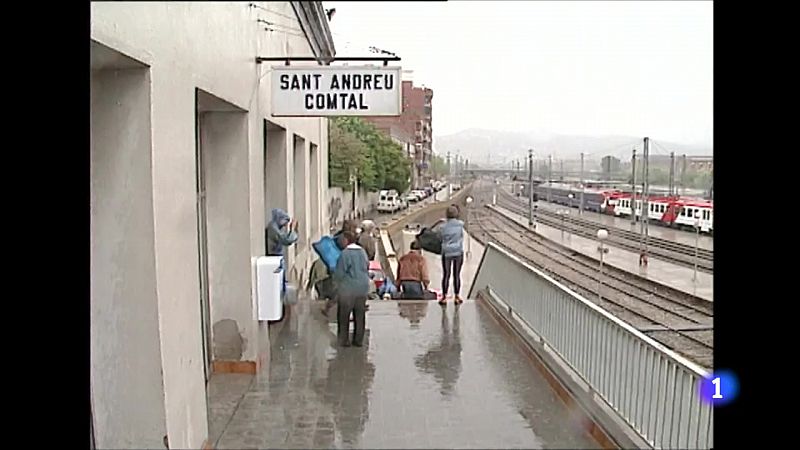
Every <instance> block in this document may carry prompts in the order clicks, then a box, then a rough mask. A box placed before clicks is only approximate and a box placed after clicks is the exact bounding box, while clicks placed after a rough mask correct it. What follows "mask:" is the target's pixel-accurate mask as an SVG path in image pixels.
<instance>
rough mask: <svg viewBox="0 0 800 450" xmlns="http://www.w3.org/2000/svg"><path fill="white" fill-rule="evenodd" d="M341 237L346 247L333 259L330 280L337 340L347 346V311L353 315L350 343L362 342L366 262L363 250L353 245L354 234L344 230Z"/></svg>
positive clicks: (365, 301)
mask: <svg viewBox="0 0 800 450" xmlns="http://www.w3.org/2000/svg"><path fill="white" fill-rule="evenodd" d="M342 239H343V241H344V242H345V243H347V246H346V247H345V249H344V250H343V251H342V254H341V255H340V256H339V260H338V261H337V262H336V270H335V271H334V272H333V281H334V284H335V286H336V293H337V304H338V310H337V312H338V314H337V316H338V317H337V319H338V320H337V321H338V333H337V335H338V340H339V345H341V346H343V347H349V346H350V314H353V322H354V325H355V332H354V333H353V340H352V344H353V345H355V346H356V347H361V346H362V345H364V332H365V326H366V323H365V322H366V306H367V295H368V294H369V281H370V280H369V261H368V260H367V253H366V252H365V251H364V249H363V248H361V247H360V246H358V244H356V243H355V242H356V236H355V233H353V232H351V231H345V232H344V233H342Z"/></svg>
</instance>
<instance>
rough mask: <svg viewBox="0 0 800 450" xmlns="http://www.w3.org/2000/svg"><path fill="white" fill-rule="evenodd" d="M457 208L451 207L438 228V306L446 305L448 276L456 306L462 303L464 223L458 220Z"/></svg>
mask: <svg viewBox="0 0 800 450" xmlns="http://www.w3.org/2000/svg"><path fill="white" fill-rule="evenodd" d="M458 213H459V211H458V207H457V206H456V205H451V206H450V207H448V208H447V212H446V213H445V217H446V219H441V220H440V221H439V222H444V223H443V224H442V225H441V226H440V233H441V237H442V299H441V300H440V301H439V304H440V305H444V304H446V303H447V291H448V290H449V287H450V276H451V274H452V277H453V293H454V294H455V295H454V300H455V304H456V305H460V304H461V303H463V302H464V300H463V299H462V298H461V266H462V265H463V264H464V222H463V221H461V220H459V219H458Z"/></svg>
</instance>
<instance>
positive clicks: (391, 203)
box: [378, 189, 400, 213]
mask: <svg viewBox="0 0 800 450" xmlns="http://www.w3.org/2000/svg"><path fill="white" fill-rule="evenodd" d="M379 195H380V197H378V212H381V213H393V212H396V211H399V210H400V195H399V194H398V193H397V191H395V190H394V189H392V190H383V191H381V192H380V193H379Z"/></svg>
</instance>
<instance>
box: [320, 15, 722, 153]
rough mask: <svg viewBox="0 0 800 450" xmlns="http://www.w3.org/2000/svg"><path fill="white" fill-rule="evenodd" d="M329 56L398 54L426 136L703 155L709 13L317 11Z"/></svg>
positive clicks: (707, 136) (709, 116)
mask: <svg viewBox="0 0 800 450" xmlns="http://www.w3.org/2000/svg"><path fill="white" fill-rule="evenodd" d="M324 5H325V8H331V7H334V8H336V14H335V15H334V16H333V19H332V21H331V30H332V32H333V33H334V40H335V45H336V49H337V54H338V55H339V56H364V55H370V53H368V47H369V46H375V47H378V48H381V49H384V50H388V51H391V52H394V53H397V55H398V56H400V57H401V58H402V62H401V65H402V66H403V68H404V69H410V70H413V71H414V74H413V77H414V84H415V85H425V86H427V87H429V88H432V89H433V91H434V98H433V130H434V135H436V136H441V135H446V134H452V133H456V132H458V131H461V130H464V129H468V128H488V129H496V130H510V131H541V132H546V133H560V134H581V135H630V136H649V137H651V138H652V139H656V140H663V141H673V142H679V143H686V144H699V145H703V146H707V147H709V148H712V147H713V142H712V139H713V134H712V123H713V105H712V101H713V96H712V89H713V78H712V76H713V18H712V12H713V6H712V3H711V2H710V1H708V2H689V1H675V2H667V1H664V2H656V1H643V2H632V1H630V2H629V1H617V2H595V1H590V2H572V1H559V2H538V1H515V2H502V1H451V2H397V3H385V2H380V3H379V2H366V3H362V2H324Z"/></svg>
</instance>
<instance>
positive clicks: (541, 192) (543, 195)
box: [522, 183, 619, 214]
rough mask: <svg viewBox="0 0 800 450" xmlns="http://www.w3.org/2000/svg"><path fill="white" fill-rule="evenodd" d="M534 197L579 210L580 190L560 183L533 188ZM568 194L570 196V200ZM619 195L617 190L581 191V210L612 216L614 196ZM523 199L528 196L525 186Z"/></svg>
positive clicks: (589, 189)
mask: <svg viewBox="0 0 800 450" xmlns="http://www.w3.org/2000/svg"><path fill="white" fill-rule="evenodd" d="M534 192H535V193H536V196H537V197H538V198H539V199H541V200H548V194H549V195H550V201H551V202H552V203H556V204H559V205H565V206H572V207H573V208H579V207H580V203H581V190H580V188H577V187H574V186H571V185H569V184H562V183H543V184H540V185H538V186H534ZM569 194H572V199H571V200H570V198H569ZM617 194H619V191H617V190H607V189H591V188H586V189H585V190H584V191H583V209H585V210H587V211H594V212H601V213H602V212H604V213H606V214H613V211H614V206H615V205H616V195H617ZM522 196H523V197H527V196H528V192H527V186H525V189H524V191H523V193H522Z"/></svg>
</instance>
